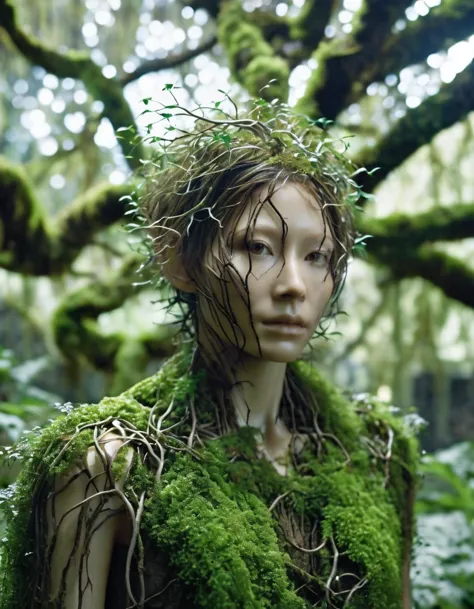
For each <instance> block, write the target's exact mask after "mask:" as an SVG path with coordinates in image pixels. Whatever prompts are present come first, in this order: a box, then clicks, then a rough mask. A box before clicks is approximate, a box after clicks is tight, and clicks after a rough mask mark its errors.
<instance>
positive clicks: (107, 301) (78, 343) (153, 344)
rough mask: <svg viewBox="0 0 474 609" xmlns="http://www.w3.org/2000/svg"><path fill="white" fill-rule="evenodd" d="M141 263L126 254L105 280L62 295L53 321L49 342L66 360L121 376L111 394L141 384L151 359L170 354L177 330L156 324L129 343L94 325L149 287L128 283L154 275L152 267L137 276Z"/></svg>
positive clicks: (119, 334) (134, 255)
mask: <svg viewBox="0 0 474 609" xmlns="http://www.w3.org/2000/svg"><path fill="white" fill-rule="evenodd" d="M142 262H143V257H142V256H141V255H138V254H131V255H129V256H128V257H127V258H126V259H125V260H124V263H123V264H122V266H121V268H120V269H118V270H117V271H116V272H115V273H113V275H112V276H110V275H108V277H107V279H106V280H104V281H93V282H91V283H90V284H89V285H86V286H84V287H82V288H80V289H78V290H76V291H75V292H72V293H69V294H67V295H66V296H65V297H64V299H63V301H62V303H61V304H60V305H59V306H58V307H57V309H56V311H55V313H54V315H53V317H52V329H53V336H54V340H55V342H56V345H57V347H58V348H59V349H60V351H61V353H62V354H63V355H64V356H65V357H66V358H67V359H68V360H69V361H70V362H79V361H80V360H81V358H85V359H86V360H87V362H88V363H89V364H90V365H92V366H93V367H94V368H97V369H99V370H102V371H106V372H112V373H114V374H117V373H120V375H123V374H125V375H126V377H127V379H126V382H124V383H122V381H123V379H122V380H120V379H117V378H116V379H114V381H113V386H114V391H119V390H120V389H121V388H122V384H123V386H125V387H126V386H129V382H132V383H133V382H137V380H140V378H142V376H143V370H144V368H145V366H146V364H147V363H148V361H149V360H150V359H151V358H152V357H157V358H161V357H167V356H169V355H171V354H172V353H173V352H174V350H175V347H174V343H173V337H174V336H175V335H176V332H177V330H176V328H172V327H170V326H158V327H157V328H156V329H154V330H153V331H152V332H147V333H144V334H142V335H141V336H139V337H138V338H134V339H133V340H132V339H130V338H129V337H128V336H126V335H125V334H124V333H121V332H119V333H114V334H107V333H104V332H102V331H101V329H100V326H99V324H98V323H97V318H98V317H99V315H100V314H101V313H106V312H109V311H113V310H115V309H117V308H119V307H121V306H122V305H123V303H124V302H125V301H126V300H128V299H129V298H131V297H132V296H134V295H136V294H138V293H139V292H140V290H143V289H144V288H146V287H149V286H147V285H139V286H136V285H133V284H134V283H136V282H137V280H138V279H140V283H143V279H147V278H149V277H150V276H151V274H152V273H153V272H156V269H152V268H150V267H148V268H146V269H144V270H143V271H142V272H141V274H140V275H137V269H138V268H139V266H140V264H141V263H142ZM125 364H126V365H125ZM127 368H128V370H127ZM131 371H133V375H132V376H136V375H138V376H139V378H131V374H132V372H131ZM120 375H119V376H120ZM140 375H141V376H140ZM119 384H120V388H119V387H118V386H119Z"/></svg>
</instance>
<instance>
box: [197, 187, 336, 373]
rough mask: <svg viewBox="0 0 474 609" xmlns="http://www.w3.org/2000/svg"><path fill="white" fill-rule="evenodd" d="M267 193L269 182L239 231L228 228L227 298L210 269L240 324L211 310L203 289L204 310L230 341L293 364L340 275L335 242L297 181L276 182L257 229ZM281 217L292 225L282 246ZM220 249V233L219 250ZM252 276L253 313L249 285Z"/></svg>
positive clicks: (218, 290) (247, 350) (240, 221)
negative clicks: (335, 271)
mask: <svg viewBox="0 0 474 609" xmlns="http://www.w3.org/2000/svg"><path fill="white" fill-rule="evenodd" d="M267 193H268V187H267V186H264V187H263V188H260V189H259V190H257V191H256V192H255V193H254V194H253V196H252V197H251V199H250V201H249V203H248V204H247V207H246V209H245V210H244V212H243V214H242V216H241V217H240V218H239V219H238V221H237V224H236V225H235V227H234V230H233V231H232V230H227V232H226V230H225V229H224V238H225V239H226V240H227V243H228V246H229V249H230V250H231V267H230V268H228V270H227V271H226V272H225V273H224V276H223V279H224V281H225V282H226V283H225V286H226V291H227V294H228V300H227V304H226V299H225V297H224V296H223V294H225V293H226V291H225V290H224V291H223V290H222V280H219V279H218V277H216V276H214V275H213V274H212V273H209V275H210V281H211V286H212V292H213V293H214V295H215V298H216V299H217V300H218V301H219V302H220V304H221V305H222V306H224V307H225V308H226V310H228V309H229V307H230V308H231V311H232V315H233V316H234V324H233V325H232V324H231V323H230V321H229V320H228V319H227V318H226V316H225V315H224V314H223V313H220V312H218V311H217V312H213V313H212V314H211V310H210V309H209V306H208V303H207V300H206V299H205V298H204V297H203V296H202V295H199V297H198V303H199V311H200V315H201V317H202V318H204V319H205V321H206V324H210V325H211V326H212V328H213V329H214V331H215V332H216V333H217V334H218V336H219V337H220V339H221V340H222V342H223V343H224V344H229V345H236V344H237V345H238V348H239V349H241V350H243V351H244V353H245V354H246V355H248V356H252V357H256V358H259V359H260V358H263V359H264V360H268V361H276V362H291V361H294V360H296V359H298V358H299V357H300V356H301V353H302V351H303V348H304V347H305V346H306V344H307V343H308V341H309V339H310V338H311V336H312V335H313V332H314V330H315V329H316V327H317V325H318V323H319V321H320V319H321V317H322V315H323V313H324V310H325V308H326V306H327V304H328V301H329V299H330V296H331V293H332V290H333V279H332V276H331V273H330V268H329V261H330V259H331V253H332V250H333V247H334V242H333V238H332V236H331V232H330V230H329V226H328V223H327V222H326V223H325V221H324V219H323V214H322V212H321V208H320V205H319V203H318V202H317V200H316V199H315V197H314V196H313V195H312V194H310V192H309V191H308V190H307V189H306V188H305V187H304V186H303V185H301V184H296V183H294V182H287V183H286V184H285V185H284V186H280V185H279V186H277V188H276V190H275V192H274V194H273V195H272V197H271V201H272V204H273V206H274V208H275V209H273V208H272V206H271V205H270V203H269V202H266V203H264V205H263V207H261V209H260V211H259V212H258V216H257V218H256V221H255V226H254V230H253V234H252V231H251V230H248V227H249V221H250V223H251V224H252V220H255V215H254V212H255V209H256V208H257V207H258V205H259V200H260V201H263V200H264V199H265V197H266V196H267ZM275 210H277V211H275ZM277 212H278V213H277ZM278 214H280V216H281V217H280V216H279V215H278ZM281 218H283V220H284V221H285V223H286V227H287V233H286V237H285V242H284V245H283V247H282V244H283V230H284V228H283V224H282V220H281ZM217 247H218V244H217V239H216V241H215V242H214V243H213V245H212V250H213V251H214V253H216V252H217ZM211 264H212V262H211ZM213 266H214V265H213ZM245 281H246V282H247V286H248V294H249V297H250V308H251V311H252V319H251V316H250V312H249V306H248V303H247V299H248V297H247V294H246V291H245V290H244V289H243V286H242V282H245ZM239 286H242V287H240V289H239ZM252 321H253V328H252ZM201 327H202V326H201ZM232 327H233V328H234V331H233V330H232ZM255 334H256V335H257V336H258V338H259V342H260V349H261V354H260V351H259V347H258V343H257V339H256V336H255Z"/></svg>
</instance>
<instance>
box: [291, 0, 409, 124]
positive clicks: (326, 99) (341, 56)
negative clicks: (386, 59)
mask: <svg viewBox="0 0 474 609" xmlns="http://www.w3.org/2000/svg"><path fill="white" fill-rule="evenodd" d="M410 4H411V0H365V2H363V5H362V7H361V9H360V10H359V13H358V14H357V16H356V18H355V19H354V22H353V33H352V34H351V36H349V37H347V38H344V39H342V40H339V39H334V40H332V41H330V42H326V43H324V42H323V43H322V44H320V45H319V46H318V47H317V48H316V49H315V51H314V53H313V56H312V57H313V59H315V60H316V61H317V67H316V68H315V69H314V71H313V74H312V76H311V78H310V79H309V81H308V83H307V85H306V90H305V93H304V95H303V96H302V98H301V99H300V100H299V102H298V104H297V109H298V111H300V112H304V113H305V114H308V115H309V116H318V115H322V116H324V117H326V118H330V119H334V118H336V117H337V116H338V114H339V113H340V112H341V111H342V110H343V109H344V108H345V107H346V106H347V102H348V99H349V97H350V95H351V92H352V89H353V87H354V86H356V85H357V82H358V80H359V78H360V75H361V74H363V73H364V72H365V71H366V70H367V69H368V67H369V66H371V65H373V63H374V61H375V60H376V58H377V57H378V55H379V54H380V49H381V48H383V46H384V44H385V42H386V40H387V38H388V37H389V36H390V34H391V30H392V26H393V24H394V23H395V21H396V20H397V19H399V18H400V17H403V15H404V9H405V8H407V7H408V6H409V5H410Z"/></svg>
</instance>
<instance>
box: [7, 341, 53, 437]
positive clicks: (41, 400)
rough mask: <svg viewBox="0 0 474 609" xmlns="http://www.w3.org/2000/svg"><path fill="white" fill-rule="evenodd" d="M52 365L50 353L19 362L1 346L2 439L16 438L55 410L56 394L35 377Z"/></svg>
mask: <svg viewBox="0 0 474 609" xmlns="http://www.w3.org/2000/svg"><path fill="white" fill-rule="evenodd" d="M47 365H48V360H47V358H46V357H42V358H39V359H37V360H30V361H26V362H23V363H21V364H20V363H19V362H18V361H17V360H16V358H15V356H14V354H13V352H12V351H10V350H8V349H4V348H2V347H1V346H0V439H4V440H5V441H10V442H16V441H17V440H18V439H19V437H20V435H21V433H22V432H23V431H24V430H25V429H26V428H29V427H32V426H33V425H40V424H43V423H45V422H46V420H47V419H48V418H49V417H50V416H52V415H53V414H54V408H53V406H52V404H53V403H54V402H58V401H59V398H58V396H56V395H53V394H51V393H48V392H46V391H43V390H42V389H39V388H38V387H35V386H34V385H33V384H32V383H33V381H34V379H35V377H36V376H37V375H38V374H39V373H40V372H41V371H42V370H44V368H45V367H47Z"/></svg>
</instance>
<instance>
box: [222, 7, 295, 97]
mask: <svg viewBox="0 0 474 609" xmlns="http://www.w3.org/2000/svg"><path fill="white" fill-rule="evenodd" d="M217 26H218V38H219V41H220V42H221V44H222V45H223V47H224V48H225V50H226V52H227V57H228V59H229V64H230V67H231V71H232V73H233V74H234V75H235V77H236V78H237V80H238V81H239V82H240V83H241V84H242V85H243V86H244V87H245V89H246V90H247V91H249V93H250V94H251V95H254V96H255V97H257V98H258V97H263V98H264V99H267V100H272V99H274V98H275V97H277V98H279V99H280V100H281V101H283V102H284V101H286V100H287V99H288V93H289V85H288V79H289V76H290V69H289V66H288V63H287V62H286V61H285V60H284V59H283V58H281V57H279V56H277V55H276V54H275V52H274V50H273V48H272V46H271V45H270V44H269V43H268V42H267V41H266V40H265V38H264V36H263V33H262V30H261V29H260V28H259V27H258V26H257V25H255V24H253V23H251V22H250V20H249V16H248V14H247V13H246V12H245V11H244V10H243V8H242V3H241V2H240V1H239V0H237V1H236V0H228V1H227V2H225V3H223V6H222V8H221V10H220V13H219V17H218V22H217ZM274 78H276V79H277V82H276V83H272V84H271V85H270V87H268V89H265V90H264V91H260V89H261V88H262V87H264V86H266V85H267V84H268V83H269V81H270V80H272V79H274Z"/></svg>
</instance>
